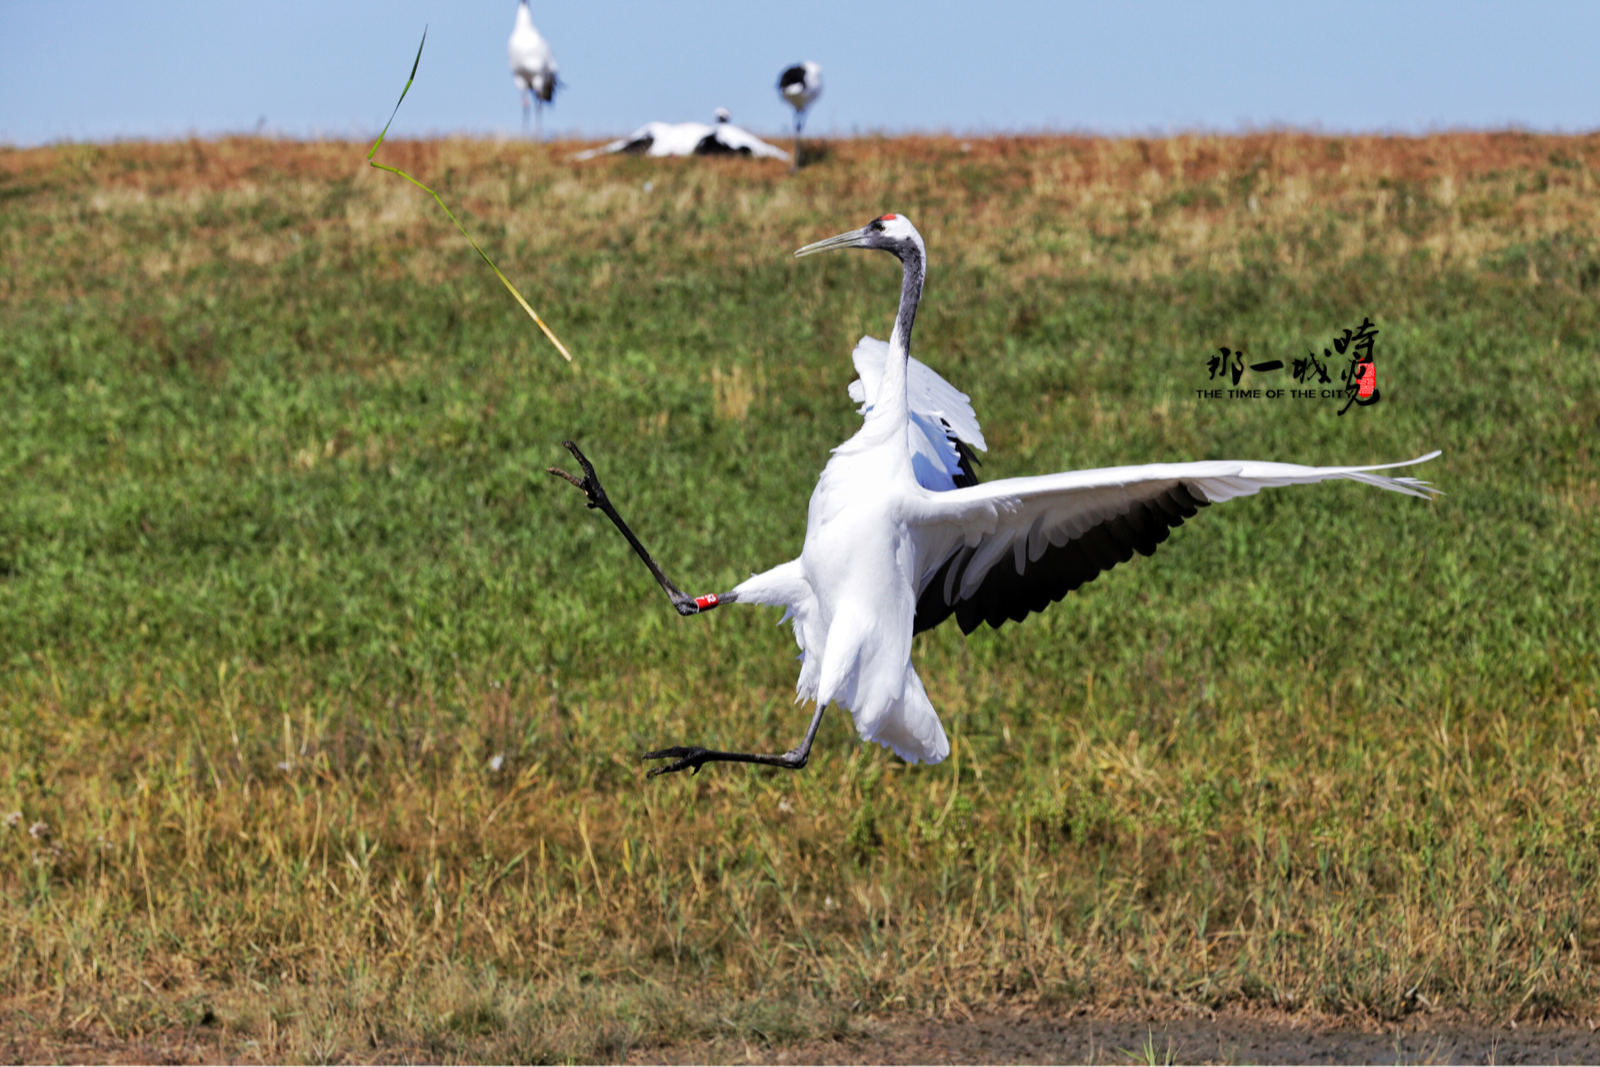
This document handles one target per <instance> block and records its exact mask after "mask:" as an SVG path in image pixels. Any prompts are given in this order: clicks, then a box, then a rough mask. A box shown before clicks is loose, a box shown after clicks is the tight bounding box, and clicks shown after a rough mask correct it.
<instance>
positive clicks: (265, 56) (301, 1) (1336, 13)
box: [0, 0, 1600, 145]
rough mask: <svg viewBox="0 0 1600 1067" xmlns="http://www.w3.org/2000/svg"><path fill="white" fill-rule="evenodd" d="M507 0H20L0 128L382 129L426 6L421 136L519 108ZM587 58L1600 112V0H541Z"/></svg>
mask: <svg viewBox="0 0 1600 1067" xmlns="http://www.w3.org/2000/svg"><path fill="white" fill-rule="evenodd" d="M514 11H515V3H514V2H513V0H465V2H464V0H384V2H382V3H379V2H372V0H347V2H339V0H320V2H314V0H282V2H263V3H257V4H250V5H246V4H239V3H222V2H217V0H149V2H144V3H133V2H130V0H118V2H115V3H112V2H105V0H0V143H9V144H23V145H26V144H36V143H40V142H48V141H56V140H62V139H73V140H80V139H110V138H165V137H176V136H186V135H189V134H191V133H198V134H200V135H202V136H206V135H215V134H219V133H226V132H231V131H247V130H251V129H253V128H255V127H256V126H257V124H258V123H260V122H262V121H263V120H264V123H265V125H264V128H265V129H266V130H267V131H270V132H273V133H276V134H282V135H290V136H299V137H304V136H350V137H357V138H361V137H367V136H369V135H371V134H373V133H374V132H375V131H376V130H377V129H378V128H379V127H380V126H381V125H382V123H383V121H384V119H385V118H387V117H388V114H389V110H390V108H392V107H393V105H394V101H395V98H396V96H398V95H399V90H400V87H401V85H402V84H403V83H404V80H405V75H406V73H407V72H408V70H409V69H410V62H411V58H412V56H413V54H414V52H415V50H416V45H417V40H418V38H419V37H420V36H421V33H422V28H423V26H424V24H426V25H428V26H429V27H430V30H429V36H428V49H427V52H426V54H425V55H424V56H423V60H422V69H421V71H420V72H419V74H418V82H417V86H416V87H415V88H414V89H413V90H412V96H411V97H410V98H409V99H408V100H407V101H406V107H405V110H404V111H403V112H402V113H401V115H400V119H399V121H398V122H397V124H396V127H395V132H396V133H397V134H399V135H401V136H407V135H411V136H415V135H419V134H433V133H473V134H495V133H515V132H516V131H517V130H518V129H519V127H520V124H521V115H522V113H521V109H520V106H519V104H518V100H517V96H516V93H515V91H514V90H513V88H512V86H511V80H510V76H509V74H508V72H507V68H506V55H505V44H506V37H507V36H508V35H509V33H510V31H511V21H512V16H513V13H514ZM533 12H534V21H535V23H536V24H537V25H538V26H539V28H540V30H541V31H542V32H543V33H544V34H545V36H546V37H547V38H548V39H549V40H550V42H551V45H552V47H553V49H554V51H555V55H556V59H557V61H558V62H559V63H560V64H561V73H562V76H563V78H564V79H565V80H566V82H567V87H566V89H565V91H564V92H563V93H562V94H561V95H560V96H558V98H557V102H556V107H555V109H554V111H553V112H551V113H550V114H549V115H548V116H547V119H546V130H547V131H549V132H552V133H559V134H568V135H585V136H599V135H602V134H617V133H624V132H627V131H628V130H631V129H633V128H634V127H636V126H638V125H640V124H642V123H644V122H645V121H647V120H650V119H666V120H671V121H682V120H687V119H698V120H702V121H707V120H709V116H710V114H711V111H712V109H713V108H716V107H718V106H725V107H728V108H730V109H732V111H733V114H734V119H735V121H737V122H740V123H741V124H743V125H746V126H749V127H751V128H753V129H757V130H765V131H773V132H777V131H781V130H783V129H785V128H786V124H787V122H788V121H789V120H788V112H787V109H786V108H785V107H784V105H783V104H782V103H781V102H780V101H779V100H778V98H777V95H776V93H775V91H774V89H773V85H774V83H775V81H776V79H777V74H778V71H779V70H780V69H781V68H782V67H783V66H785V65H786V64H788V63H791V62H794V61H796V60H799V59H814V60H816V61H817V62H819V63H821V64H822V66H823V70H824V72H825V77H826V80H827V88H826V91H825V92H824V95H823V97H822V99H821V100H820V101H819V102H818V104H817V106H816V107H815V108H814V110H813V114H812V118H811V120H810V126H809V129H810V130H812V131H813V132H815V133H818V134H844V135H847V134H851V133H857V132H869V131H886V132H899V131H906V130H929V131H931V130H950V131H954V132H974V133H982V132H991V131H993V132H999V131H1012V130H1039V129H1054V130H1080V131H1093V132H1101V133H1150V132H1157V133H1159V132H1164V131H1168V130H1184V129H1210V130H1238V129H1244V128H1250V127H1262V126H1273V125H1289V126H1295V127H1302V128H1305V127H1311V128H1321V129H1324V130H1327V131H1362V130H1367V131H1370V130H1376V131H1405V132H1422V131H1426V130H1432V129H1444V128H1463V127H1467V128H1499V127H1505V126H1519V127H1524V128H1528V129H1535V130H1563V131H1569V132H1575V131H1584V130H1590V129H1594V128H1596V127H1600V63H1597V62H1596V61H1595V54H1596V49H1597V46H1600V3H1577V2H1566V3H1527V4H1516V5H1513V4H1510V3H1505V4H1487V3H1472V2H1463V3H1454V4H1445V3H1413V4H1404V3H1395V4H1379V3H1360V2H1357V3H1341V4H1334V3H1222V4H1199V3H1157V2H1133V3H1121V4H1115V5H1113V4H1097V5H1087V4H1070V3H1023V2H1017V3H1008V2H1004V0H991V2H988V3H972V2H967V3H954V2H952V0H921V2H916V3H911V2H886V3H871V2H855V3H846V2H839V0H813V2H811V3H786V4H770V3H751V2H749V0H745V2H733V0H704V2H694V3H681V4H664V3H647V2H644V0H620V2H614V3H612V2H605V0H586V2H583V3H571V2H559V3H558V2H556V0H534V4H533Z"/></svg>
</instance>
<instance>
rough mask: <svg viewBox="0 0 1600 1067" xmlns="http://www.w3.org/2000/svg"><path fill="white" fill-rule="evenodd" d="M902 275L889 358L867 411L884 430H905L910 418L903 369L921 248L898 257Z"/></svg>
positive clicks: (918, 290) (918, 296)
mask: <svg viewBox="0 0 1600 1067" xmlns="http://www.w3.org/2000/svg"><path fill="white" fill-rule="evenodd" d="M901 263H902V264H903V265H904V267H905V277H904V278H903V279H902V281H901V283H900V310H899V311H898V312H896V313H895V317H894V330H893V332H891V333H890V334H889V358H888V359H887V360H886V361H885V362H884V365H883V380H882V381H881V382H879V384H878V395H877V397H875V398H874V400H873V403H872V411H871V412H869V413H868V416H867V419H868V421H869V422H875V423H878V424H879V425H881V426H883V427H884V429H885V431H886V432H892V431H893V430H895V429H898V430H900V431H901V432H902V433H903V432H904V428H905V425H906V422H907V421H908V420H909V419H910V413H909V412H910V409H909V407H908V405H907V402H906V368H907V362H908V361H909V360H910V359H911V327H912V326H913V325H914V324H915V323H916V321H917V304H918V303H919V302H920V301H921V300H922V280H923V277H924V274H925V273H926V264H925V263H924V261H923V256H922V249H920V248H917V247H912V249H911V250H910V251H909V252H907V253H906V254H905V255H904V256H903V257H902V259H901Z"/></svg>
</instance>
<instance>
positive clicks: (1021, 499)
mask: <svg viewBox="0 0 1600 1067" xmlns="http://www.w3.org/2000/svg"><path fill="white" fill-rule="evenodd" d="M888 219H894V220H895V221H894V222H891V223H889V227H890V228H896V227H898V228H899V229H900V230H901V231H902V233H904V236H903V237H902V239H903V240H907V241H914V243H915V245H916V246H917V248H918V249H919V250H920V249H921V248H922V240H921V237H920V235H917V234H916V230H915V228H914V227H911V224H910V222H909V221H908V220H906V219H905V218H904V217H903V216H899V217H895V216H885V220H888ZM906 231H908V232H906ZM916 285H917V292H918V293H920V287H921V279H920V277H919V278H918V279H917V283H916ZM908 291H909V290H908ZM914 313H915V306H914V300H913V307H912V314H913V315H914ZM902 322H907V323H908V322H909V320H908V319H907V318H906V316H905V311H904V299H903V301H902V315H901V318H900V319H898V320H897V322H896V325H895V330H894V332H893V333H892V334H891V335H890V338H889V341H888V343H887V344H884V343H883V342H881V341H874V340H873V339H871V338H864V339H863V341H862V343H861V344H860V345H859V346H857V349H856V353H855V358H856V366H857V368H858V370H859V371H860V372H861V381H860V382H859V383H855V384H853V385H852V389H851V396H852V397H853V398H855V399H856V400H857V401H858V402H861V403H863V404H864V405H865V406H864V408H863V412H864V414H865V419H864V421H863V422H862V425H861V429H860V430H859V431H858V432H857V433H856V434H855V436H854V437H852V438H850V440H848V441H846V442H845V443H844V444H842V445H840V446H839V447H838V448H836V449H834V452H833V457H832V458H831V459H830V460H829V461H828V463H827V466H826V467H825V468H824V469H823V471H822V476H821V478H820V479H819V480H818V482H817V487H816V489H815V490H814V491H813V492H812V494H811V503H810V507H809V510H808V512H807V517H806V538H805V545H804V547H803V548H802V550H801V553H800V557H799V558H798V559H794V560H790V561H789V562H787V563H784V564H781V565H780V566H777V567H774V568H773V569H771V570H769V571H767V572H765V573H763V574H758V575H755V576H753V577H751V578H750V579H749V580H748V581H746V582H743V583H742V584H740V585H739V586H737V587H735V589H734V590H733V597H732V598H730V599H736V600H737V601H738V602H740V603H756V604H768V605H774V606H781V607H784V608H786V609H787V612H788V613H787V614H786V615H785V619H788V618H790V617H792V618H793V622H794V636H795V640H796V642H797V643H798V644H799V646H800V651H801V660H802V665H801V668H800V679H799V683H798V685H797V691H798V695H799V699H800V700H814V701H816V702H818V704H837V705H839V706H841V707H844V708H846V709H848V710H849V711H850V713H851V715H852V716H853V717H854V719H855V724H856V730H857V732H858V733H859V734H860V735H861V737H862V738H864V739H865V740H868V741H873V742H876V743H878V744H882V745H885V746H886V747H888V748H890V749H892V750H893V751H894V752H895V753H896V754H897V755H899V756H900V757H901V758H902V759H905V760H907V761H909V762H912V763H916V762H918V761H925V762H928V763H937V762H939V761H940V760H943V759H944V758H945V757H946V756H948V755H949V754H950V742H949V740H948V739H947V738H946V736H945V732H944V728H943V726H942V725H941V724H940V722H939V716H938V713H937V712H936V711H935V710H934V708H933V705H932V703H931V702H930V701H929V699H928V695H927V692H926V691H925V690H924V688H923V685H922V681H921V679H920V678H919V677H918V676H917V672H916V669H915V667H914V666H913V665H912V663H911V639H912V634H913V631H914V625H915V622H916V613H917V610H918V602H919V599H921V598H922V597H923V596H924V594H925V593H927V592H928V591H929V589H930V587H933V595H934V596H935V597H936V598H937V597H942V603H943V604H945V605H955V604H957V603H959V602H961V601H963V600H966V599H968V598H971V597H974V596H976V595H978V593H979V592H980V589H981V587H982V586H983V584H984V582H985V580H986V579H987V578H988V577H989V576H990V575H991V574H992V573H993V572H994V571H995V569H996V568H1003V567H1015V569H1016V573H1017V574H1018V575H1022V574H1024V573H1025V572H1026V571H1027V570H1028V567H1029V566H1030V564H1034V563H1037V562H1038V561H1039V560H1041V559H1042V558H1043V557H1044V556H1045V554H1046V553H1047V552H1049V551H1050V550H1051V549H1052V547H1056V548H1069V546H1073V545H1074V544H1075V543H1076V542H1078V541H1079V540H1080V539H1086V538H1089V537H1091V536H1094V537H1100V538H1101V539H1102V540H1104V537H1105V534H1104V528H1106V527H1108V526H1115V525H1116V524H1118V523H1121V524H1124V525H1123V526H1122V527H1119V528H1120V529H1124V530H1126V529H1128V528H1129V527H1128V526H1127V525H1126V524H1127V523H1128V522H1129V520H1130V519H1131V520H1132V521H1133V523H1134V526H1135V527H1137V524H1138V523H1139V522H1140V521H1141V519H1140V515H1142V514H1143V513H1144V512H1143V511H1142V510H1141V509H1154V508H1156V507H1158V506H1160V501H1161V500H1162V499H1163V498H1164V497H1165V495H1166V494H1169V493H1171V492H1173V491H1174V487H1179V491H1181V492H1182V493H1183V494H1186V496H1187V498H1189V499H1192V500H1194V501H1195V502H1196V503H1198V504H1200V505H1202V506H1203V505H1204V504H1214V503H1220V502H1222V501H1226V500H1232V499H1233V498H1235V497H1240V496H1249V495H1251V494H1254V493H1257V492H1259V491H1260V490H1262V489H1264V488H1268V487H1273V486H1285V485H1307V484H1311V483H1315V482H1321V481H1327V480H1330V479H1343V480H1349V481H1357V482H1361V483H1363V484H1366V485H1371V486H1375V487H1378V488H1381V489H1388V490H1391V491H1394V492H1398V493H1404V494H1407V495H1410V496H1418V497H1423V498H1425V499H1427V498H1429V497H1430V495H1431V493H1432V490H1431V489H1430V488H1429V487H1428V486H1427V483H1425V482H1420V481H1418V480H1417V479H1414V478H1395V477H1388V476H1385V475H1381V474H1375V473H1372V472H1373V471H1376V470H1383V469H1387V468H1388V467H1399V466H1406V465H1407V464H1402V463H1395V464H1387V465H1385V466H1383V467H1303V466H1298V465H1295V464H1288V463H1259V462H1252V461H1233V460H1226V461H1208V462H1200V463H1153V464H1147V465H1144V466H1137V467H1112V468H1106V469H1103V470H1090V471H1069V472H1065V473H1061V474H1047V475H1042V476H1039V477H1032V478H1008V479H1004V480H1001V481H996V482H989V483H986V484H982V485H971V486H968V487H966V488H956V487H955V482H954V481H953V476H954V475H955V474H956V473H957V471H958V469H959V468H958V465H957V461H956V459H955V453H954V449H953V447H952V446H951V445H950V443H949V438H948V436H947V434H953V435H954V436H956V437H957V438H958V439H960V440H962V441H965V442H966V443H968V444H971V445H973V446H975V447H978V448H982V447H983V438H982V434H981V432H980V431H979V429H978V425H977V419H976V417H975V416H974V415H973V412H972V408H971V406H970V405H969V404H968V403H967V398H966V397H965V396H964V395H962V394H961V393H960V392H958V391H957V390H955V389H954V388H952V387H951V386H950V385H949V384H948V383H947V382H945V381H944V379H943V378H941V377H939V375H937V374H936V373H934V372H933V371H932V370H930V369H929V368H928V367H926V366H925V365H923V364H921V363H918V362H917V361H915V360H912V359H910V357H909V353H908V352H907V350H906V341H905V338H903V337H902V336H901V333H902V330H901V324H902ZM934 438H937V439H938V440H937V441H935V440H934ZM941 446H942V448H941ZM1436 455H1438V453H1437V452H1434V453H1431V454H1429V455H1427V456H1423V457H1421V459H1418V460H1411V461H1410V462H1411V463H1417V462H1421V461H1422V460H1426V459H1431V458H1433V456H1436ZM1168 510H1169V513H1170V510H1171V509H1170V507H1169V509H1168ZM1189 514H1193V510H1192V508H1191V509H1190V510H1189ZM1176 521H1177V522H1181V521H1182V519H1181V518H1179V519H1177V520H1176ZM1175 524H1176V523H1171V522H1169V525H1175ZM1147 525H1148V524H1147ZM1146 532H1147V533H1148V530H1147V531H1146ZM1165 536H1166V532H1165V528H1163V529H1162V531H1161V533H1160V538H1164V537H1165ZM1160 538H1156V540H1159V539H1160ZM1069 550H1070V548H1069ZM1150 550H1152V551H1153V544H1152V545H1151V546H1150ZM1139 551H1141V552H1144V551H1146V549H1145V548H1139ZM1131 554H1132V549H1129V550H1128V551H1127V553H1126V555H1123V556H1121V557H1120V558H1121V559H1126V558H1128V557H1130V556H1131ZM1113 563H1114V561H1113ZM1113 563H1107V564H1104V566H1110V565H1113ZM1102 569H1103V567H1102ZM941 573H943V575H944V577H943V579H942V585H941V586H934V585H933V583H934V582H935V580H936V579H938V578H939V575H940V574H941ZM1074 588H1075V586H1074ZM1026 610H1037V608H1034V609H1025V610H1024V614H1025V613H1026ZM1011 617H1014V618H1020V615H1013V616H1011ZM990 621H991V622H992V621H993V616H992V615H991V616H990Z"/></svg>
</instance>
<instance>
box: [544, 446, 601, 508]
mask: <svg viewBox="0 0 1600 1067" xmlns="http://www.w3.org/2000/svg"><path fill="white" fill-rule="evenodd" d="M561 443H562V444H563V445H565V446H566V448H567V451H568V452H571V453H572V458H573V459H576V460H577V461H578V466H580V467H582V468H583V477H582V478H578V477H574V476H573V475H571V474H568V473H567V472H566V471H564V470H562V469H561V468H560V467H546V468H545V473H546V474H553V475H555V476H556V477H557V478H565V479H566V480H567V481H569V482H571V483H572V484H573V485H575V486H577V487H578V488H579V489H581V490H583V495H584V496H585V497H587V498H588V500H589V506H590V507H591V508H601V509H604V508H605V506H606V505H607V504H608V503H610V500H609V499H608V498H607V497H606V491H605V488H604V487H603V486H602V485H601V484H600V476H599V475H598V474H596V473H595V472H594V464H593V463H590V462H589V457H588V456H586V455H584V454H583V453H582V452H581V451H579V449H578V445H577V443H576V442H574V441H563V442H561Z"/></svg>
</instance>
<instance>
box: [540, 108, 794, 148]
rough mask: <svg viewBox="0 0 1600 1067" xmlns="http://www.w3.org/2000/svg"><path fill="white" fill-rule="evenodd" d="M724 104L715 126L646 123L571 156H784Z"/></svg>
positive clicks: (685, 123)
mask: <svg viewBox="0 0 1600 1067" xmlns="http://www.w3.org/2000/svg"><path fill="white" fill-rule="evenodd" d="M732 117H733V116H731V115H729V114H728V109H727V108H725V107H719V108H717V112H716V118H717V123H716V125H715V126H707V125H706V124H705V123H703V122H647V123H645V124H644V125H643V126H640V127H639V128H638V129H637V130H634V131H633V132H632V133H630V134H628V136H626V137H619V138H617V139H616V140H615V141H611V142H608V143H606V144H603V145H601V146H600V147H599V148H591V149H589V150H588V151H587V152H579V153H578V154H577V155H575V156H573V157H572V158H573V159H593V158H595V157H596V156H601V155H605V154H607V153H613V152H622V153H624V154H628V155H638V156H656V157H658V158H660V157H665V156H754V157H756V158H760V159H788V158H789V153H787V152H785V151H784V150H783V149H781V148H778V147H776V146H774V145H770V144H768V143H767V142H765V141H763V140H762V139H761V138H759V137H757V136H756V135H755V134H753V133H751V132H750V131H749V130H746V129H743V128H742V127H739V126H735V125H734V124H733V123H732V122H731V121H729V120H730V119H731V118H732Z"/></svg>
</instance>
